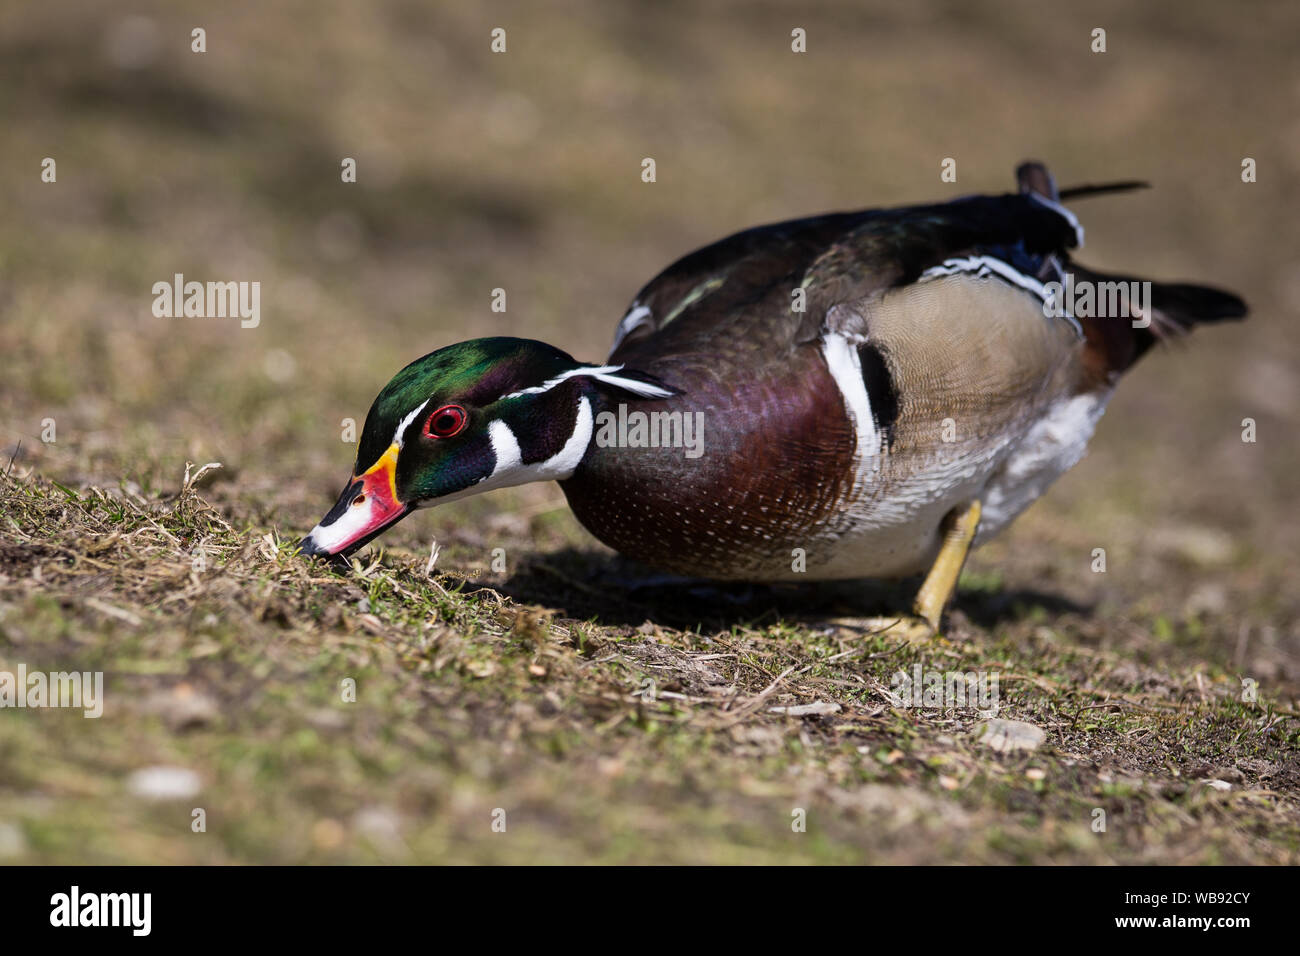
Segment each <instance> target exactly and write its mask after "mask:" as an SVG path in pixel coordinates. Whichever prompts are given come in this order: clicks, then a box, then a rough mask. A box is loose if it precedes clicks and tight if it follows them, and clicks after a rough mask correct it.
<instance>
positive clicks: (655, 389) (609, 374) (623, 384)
mask: <svg viewBox="0 0 1300 956" xmlns="http://www.w3.org/2000/svg"><path fill="white" fill-rule="evenodd" d="M622 370H623V366H621V365H583V366H580V367H578V368H571V369H568V370H566V371H564V372H561V373H560V374H559V375H557V376H555V378H552V379H548V380H547V381H545V382H543V383H542V384H541V385H534V386H533V387H532V388H524V389H520V390H519V391H517V392H511V393H510V394H509V395H502V396H501V397H502V398H503V399H506V398H518V397H519V396H520V395H540V394H541V393H542V392H549V391H550V390H551V389H553V388H555V386H557V385H559V384H560V383H561V382H566V381H568V380H569V379H571V378H575V377H577V376H580V375H590V376H591V377H592V378H594V379H596V380H598V381H601V382H605V383H607V384H609V385H615V386H617V387H618V388H621V389H625V390H626V391H629V392H632V393H633V394H634V395H640V396H641V397H642V398H668V397H669V396H671V395H672V394H673V393H672V392H670V391H669V390H668V389H666V388H660V387H659V386H658V385H651V384H650V383H648V382H638V381H637V380H636V379H633V378H625V377H623V376H621V375H615V374H613V373H615V372H620V371H622Z"/></svg>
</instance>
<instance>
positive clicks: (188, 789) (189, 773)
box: [127, 767, 202, 800]
mask: <svg viewBox="0 0 1300 956" xmlns="http://www.w3.org/2000/svg"><path fill="white" fill-rule="evenodd" d="M127 788H128V789H129V790H130V791H131V792H132V793H133V794H135V795H136V796H137V797H143V798H144V799H145V800H185V799H187V798H189V797H193V796H196V795H197V794H198V792H199V790H200V789H201V788H202V783H201V781H200V780H199V775H198V774H197V773H195V772H194V771H193V770H187V769H186V768H184V767H145V768H144V769H142V770H137V771H135V773H133V774H131V776H130V777H129V778H128V779H127Z"/></svg>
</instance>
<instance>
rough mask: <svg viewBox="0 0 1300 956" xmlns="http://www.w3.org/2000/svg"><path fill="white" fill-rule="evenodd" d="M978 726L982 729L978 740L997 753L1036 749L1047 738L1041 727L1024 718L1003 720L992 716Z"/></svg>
mask: <svg viewBox="0 0 1300 956" xmlns="http://www.w3.org/2000/svg"><path fill="white" fill-rule="evenodd" d="M980 727H982V728H984V729H983V732H982V733H981V734H980V736H979V738H978V739H979V742H980V743H982V744H985V745H987V746H989V747H992V748H993V749H994V750H996V751H998V752H999V753H1014V752H1015V751H1018V750H1026V751H1028V750H1037V749H1038V748H1039V747H1041V746H1042V744H1043V741H1045V740H1046V739H1047V734H1046V733H1045V732H1044V731H1043V729H1042V728H1041V727H1036V726H1034V725H1033V724H1031V723H1029V722H1028V721H1025V720H1005V719H1003V718H1001V717H994V718H993V719H992V720H986V721H985V722H984V723H982V724H980Z"/></svg>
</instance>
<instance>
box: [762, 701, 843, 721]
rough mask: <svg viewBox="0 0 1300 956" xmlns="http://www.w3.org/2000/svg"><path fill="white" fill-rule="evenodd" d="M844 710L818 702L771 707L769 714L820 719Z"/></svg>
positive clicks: (836, 705) (835, 705) (837, 705)
mask: <svg viewBox="0 0 1300 956" xmlns="http://www.w3.org/2000/svg"><path fill="white" fill-rule="evenodd" d="M841 709H842V708H841V707H840V705H839V704H835V703H830V702H828V701H818V702H817V703H815V704H798V705H796V706H794V707H769V708H768V711H767V712H768V713H769V714H785V715H786V716H787V717H820V716H823V715H825V714H838V713H839V712H840V710H841Z"/></svg>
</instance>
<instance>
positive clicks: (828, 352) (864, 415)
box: [822, 332, 880, 474]
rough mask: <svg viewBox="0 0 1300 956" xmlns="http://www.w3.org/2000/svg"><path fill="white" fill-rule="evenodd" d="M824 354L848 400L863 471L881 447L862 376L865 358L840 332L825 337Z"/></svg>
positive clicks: (846, 409)
mask: <svg viewBox="0 0 1300 956" xmlns="http://www.w3.org/2000/svg"><path fill="white" fill-rule="evenodd" d="M822 354H823V355H824V356H825V357H826V367H827V368H828V369H830V373H831V378H833V379H835V385H836V387H838V388H839V390H840V396H841V397H842V398H843V399H844V410H845V411H846V412H848V415H849V418H850V419H851V420H852V422H853V428H854V431H855V433H856V434H857V439H858V447H857V454H856V455H855V456H854V457H855V460H856V461H857V463H858V469H859V474H862V473H863V467H862V466H863V463H864V462H865V461H866V460H867V459H868V458H872V457H874V456H875V455H876V453H877V451H878V450H879V448H880V437H879V436H878V435H877V434H876V422H875V419H873V418H872V417H871V402H870V400H869V399H868V398H867V383H866V381H865V380H864V379H863V378H862V360H861V359H860V358H859V357H858V350H857V348H856V347H855V345H854V343H852V342H850V341H849V340H848V338H846V337H845V336H843V335H840V334H838V333H836V332H828V333H826V335H824V336H822Z"/></svg>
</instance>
